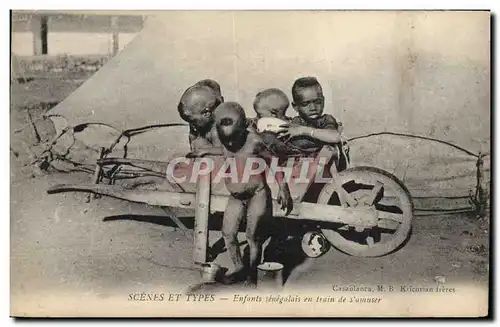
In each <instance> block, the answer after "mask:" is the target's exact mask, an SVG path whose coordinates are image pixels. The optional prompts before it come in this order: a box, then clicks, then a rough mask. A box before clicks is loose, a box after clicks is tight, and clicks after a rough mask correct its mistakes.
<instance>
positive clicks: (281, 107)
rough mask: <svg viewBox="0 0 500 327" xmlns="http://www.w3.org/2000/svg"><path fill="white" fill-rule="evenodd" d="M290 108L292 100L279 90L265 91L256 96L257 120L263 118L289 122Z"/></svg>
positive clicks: (254, 105)
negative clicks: (288, 112) (288, 110)
mask: <svg viewBox="0 0 500 327" xmlns="http://www.w3.org/2000/svg"><path fill="white" fill-rule="evenodd" d="M289 106H290V100H288V97H287V96H286V94H285V92H283V91H282V90H280V89H277V88H270V89H265V90H263V91H261V92H259V93H257V95H256V96H255V100H254V102H253V108H254V110H255V113H256V114H257V119H259V118H262V117H274V118H278V119H282V120H285V121H288V120H289V118H288V117H286V115H285V114H286V110H287V109H288V107H289Z"/></svg>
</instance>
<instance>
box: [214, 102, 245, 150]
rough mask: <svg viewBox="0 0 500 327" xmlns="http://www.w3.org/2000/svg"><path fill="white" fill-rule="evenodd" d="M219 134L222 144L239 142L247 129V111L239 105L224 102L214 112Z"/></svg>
mask: <svg viewBox="0 0 500 327" xmlns="http://www.w3.org/2000/svg"><path fill="white" fill-rule="evenodd" d="M214 116H215V125H216V127H217V133H218V134H219V139H220V140H221V142H222V143H227V142H229V141H233V140H238V139H239V138H240V137H241V136H242V135H244V134H243V132H244V131H245V130H246V129H247V120H246V116H245V110H243V108H242V107H241V105H240V104H239V103H236V102H224V103H222V104H220V105H219V106H218V107H217V108H216V109H215V111H214Z"/></svg>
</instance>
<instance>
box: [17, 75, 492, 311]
mask: <svg viewBox="0 0 500 327" xmlns="http://www.w3.org/2000/svg"><path fill="white" fill-rule="evenodd" d="M78 85H79V83H74V84H73V85H72V86H71V87H69V88H67V89H65V90H64V92H63V93H64V94H66V93H69V92H70V91H71V89H74V88H76V87H77V86H78ZM42 89H43V88H42ZM22 91H23V90H22V87H21V91H20V92H19V93H20V94H22V93H23V92H22ZM24 92H25V93H26V92H29V93H30V94H35V93H36V92H34V91H33V90H29V89H26V90H24ZM62 96H63V95H59V97H62ZM49 100H50V101H59V100H60V99H58V98H57V97H56V98H55V99H49ZM24 101H27V100H24ZM33 101H37V99H34V100H33ZM44 101H45V102H47V99H46V98H45V100H44ZM23 117H24V116H22V117H21V118H20V116H19V115H18V114H17V113H16V111H15V106H14V111H13V108H12V107H11V123H12V129H11V132H12V131H14V130H15V128H16V124H17V125H22V124H25V119H24V118H23ZM21 134H22V132H21ZM11 135H13V136H12V137H13V140H15V139H16V138H17V137H19V135H15V134H11ZM21 160H25V158H23V157H22V156H21V157H17V158H16V157H15V156H14V155H13V153H12V152H11V217H10V219H11V312H12V313H13V314H16V315H30V314H33V312H40V311H37V310H38V309H39V310H42V311H41V312H43V310H44V303H45V301H46V298H45V297H44V296H46V295H47V294H51V295H54V294H55V295H57V294H70V297H72V298H85V297H90V298H92V299H102V300H104V299H107V298H110V297H113V296H117V295H118V296H122V297H123V299H124V300H126V297H127V295H128V294H130V293H131V292H144V291H145V290H155V291H157V292H167V291H168V292H175V291H179V292H185V291H186V290H188V289H189V288H190V287H192V286H193V285H196V284H198V283H199V282H200V273H199V271H198V270H197V269H195V268H194V266H193V265H192V248H193V246H192V243H193V237H192V231H191V230H182V229H179V228H174V227H172V226H173V223H172V221H171V220H170V219H169V218H168V214H167V213H166V212H164V211H163V210H162V209H161V208H153V207H149V206H147V205H143V204H136V203H130V202H126V201H121V200H116V199H111V198H99V199H92V200H91V201H90V202H86V195H85V194H82V193H80V194H77V193H67V194H57V195H47V193H46V190H47V188H48V187H50V186H52V185H55V184H59V183H88V182H90V179H91V176H90V175H88V174H84V173H72V174H50V175H39V176H34V175H32V174H31V170H30V169H29V167H21V166H22V164H23V162H21ZM24 163H25V162H24ZM182 219H183V221H184V222H185V223H186V225H188V226H190V225H191V226H192V221H193V217H192V215H190V214H189V213H186V214H184V217H183V218H182ZM213 219H215V220H216V219H217V218H213ZM213 225H214V226H215V227H214V229H215V230H211V232H210V242H211V243H214V242H215V241H217V240H218V239H219V238H220V230H218V228H217V225H218V224H217V223H214V224H213ZM240 239H241V240H244V237H243V235H240ZM488 241H489V230H488V227H485V226H481V225H480V224H478V223H477V220H476V218H475V217H469V216H467V215H441V216H422V217H418V216H417V217H415V218H414V223H413V235H412V237H411V238H410V240H409V242H408V243H407V244H406V245H405V246H404V247H403V248H402V249H400V250H399V251H397V252H395V253H393V254H390V255H387V256H384V257H379V258H359V257H352V256H348V255H346V254H344V253H341V252H339V251H337V250H336V249H334V248H332V249H331V250H330V251H329V252H328V253H327V254H325V255H324V256H322V257H320V258H318V259H314V260H312V261H310V262H309V263H308V264H306V265H304V266H303V267H302V270H303V271H302V272H301V273H298V274H297V279H296V280H295V282H294V283H293V284H289V285H287V286H288V287H293V288H294V289H306V290H325V289H331V288H332V285H351V284H352V285H377V284H391V285H396V286H398V285H408V284H412V285H420V284H436V277H438V276H442V277H444V278H441V277H438V279H439V281H440V283H444V285H458V292H459V291H460V285H463V286H464V287H465V286H473V287H479V288H481V289H487V287H488V274H489V269H488V257H489V243H488ZM216 262H218V263H220V264H222V265H224V266H227V265H228V264H229V259H228V257H227V253H220V254H219V256H218V257H217V259H216ZM239 288H240V285H236V286H234V287H233V288H231V287H229V288H228V287H225V288H221V289H223V290H225V291H233V290H238V289H239ZM208 291H209V292H218V291H220V289H219V288H217V287H215V288H213V287H212V288H210V289H209V290H208ZM483 295H484V294H483ZM483 300H484V299H483ZM63 302H64V301H63ZM26 303H31V304H33V305H34V308H37V310H34V309H33V306H30V307H29V308H28V306H27V304H26ZM68 303H69V302H68ZM60 305H61V306H64V303H60ZM68 305H69V304H68ZM47 310H49V309H47ZM67 310H68V312H73V313H75V312H79V311H78V310H79V308H78V307H71V306H70V307H69V308H67ZM50 312H51V311H50V310H49V311H47V312H46V314H49V315H50ZM132 312H133V311H132ZM128 313H130V312H128Z"/></svg>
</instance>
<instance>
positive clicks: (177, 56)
mask: <svg viewBox="0 0 500 327" xmlns="http://www.w3.org/2000/svg"><path fill="white" fill-rule="evenodd" d="M301 76H316V77H317V78H318V79H319V81H320V82H321V83H322V84H323V88H324V93H325V97H326V106H325V112H327V113H330V114H332V115H334V116H335V117H336V118H337V119H338V120H340V121H342V122H343V123H344V126H345V131H346V134H347V136H348V137H357V136H362V135H367V134H370V133H378V132H394V133H405V134H412V135H420V136H426V137H431V138H436V139H440V140H443V141H447V142H452V143H454V144H456V145H458V146H460V147H463V148H465V149H468V150H469V151H471V152H473V153H478V152H480V151H483V152H485V151H486V152H487V151H489V147H490V14H489V12H480V11H478V12H446V11H439V12H438V11H436V12H397V11H394V12H369V11H366V12H335V11H310V12H299V11H287V12H285V11H265V12H264V11H247V12H245V11H237V12H231V11H203V12H196V11H185V12H179V11H169V12H158V13H155V14H154V16H150V17H148V18H147V20H146V22H145V28H144V29H143V31H142V32H141V33H140V34H139V35H138V36H137V37H136V38H135V39H134V40H133V41H132V42H131V43H130V44H129V45H128V46H127V47H126V48H125V49H124V50H123V51H122V52H121V53H120V54H119V55H118V56H116V57H115V58H113V59H112V60H111V61H110V62H109V63H108V64H107V65H105V67H103V68H102V69H101V70H100V71H99V72H97V73H96V74H95V75H94V76H93V77H92V78H91V79H90V80H89V81H87V82H86V83H85V84H83V85H82V86H81V87H80V88H79V89H78V90H76V91H75V92H74V93H73V94H72V95H70V96H69V97H68V98H67V99H66V100H64V101H63V102H61V103H60V104H59V105H58V106H56V107H55V108H54V109H52V110H51V112H50V114H52V115H58V116H62V117H64V119H63V120H61V119H60V118H57V117H54V120H55V121H56V125H57V127H58V128H59V130H61V128H62V127H63V126H64V124H69V125H71V126H75V125H78V124H81V123H88V122H99V123H105V124H109V125H112V126H114V127H116V128H117V129H119V130H126V129H131V128H138V127H141V126H145V125H152V124H159V123H172V122H182V121H181V120H180V117H179V116H178V114H177V111H176V106H177V103H178V101H179V98H180V96H181V94H182V92H183V91H184V90H185V89H186V88H187V87H188V86H190V85H191V84H193V83H195V82H196V81H198V80H200V79H204V78H212V79H215V80H217V81H218V82H219V83H220V84H221V86H222V91H223V95H224V97H225V98H226V100H231V101H238V102H240V103H241V104H242V105H243V106H244V107H245V108H246V110H247V113H248V114H249V115H252V114H253V113H252V112H253V109H252V101H253V97H254V96H255V94H256V93H257V92H258V91H260V90H262V89H265V88H269V87H278V88H281V89H283V90H284V91H285V92H286V93H287V94H288V95H289V96H290V97H291V94H290V91H291V86H292V84H293V82H294V80H295V79H296V78H298V77H301ZM288 114H289V115H290V116H293V115H294V114H295V113H294V111H293V109H292V108H290V109H289V112H288ZM116 133H117V132H116V131H113V130H111V129H106V128H99V127H93V128H92V129H87V130H85V131H84V132H82V133H81V134H80V135H79V138H80V139H82V140H83V141H84V142H85V143H86V144H88V145H89V146H99V145H102V146H108V145H109V144H110V143H111V142H112V141H113V140H114V139H115V138H116V135H117V134H116ZM187 149H188V144H187V128H184V127H176V128H164V129H157V130H155V131H152V132H149V133H145V134H141V135H138V136H137V137H134V138H132V140H131V142H130V144H129V149H128V150H129V151H128V154H127V155H128V157H136V158H142V159H160V160H161V159H166V158H167V157H170V156H171V155H172V152H173V151H174V152H175V151H179V152H185V151H186V150H187ZM351 152H352V156H353V162H354V164H355V165H360V164H369V165H373V166H377V167H380V168H382V169H386V170H388V171H389V172H392V173H394V174H395V175H396V176H398V177H399V178H401V179H403V180H404V182H405V183H406V184H407V186H408V187H409V189H410V191H411V192H412V193H413V194H414V195H422V196H427V195H429V196H431V195H436V196H449V195H467V194H468V192H469V190H474V188H475V185H476V167H475V164H476V159H477V158H475V157H474V156H471V155H468V154H465V153H464V152H463V151H461V150H458V149H455V148H453V147H450V146H448V145H445V144H442V143H436V142H432V141H427V140H422V139H414V138H407V137H398V136H391V135H380V136H374V137H369V138H362V139H357V140H355V141H353V142H352V143H351ZM75 156H76V157H77V155H75ZM87 159H88V158H87Z"/></svg>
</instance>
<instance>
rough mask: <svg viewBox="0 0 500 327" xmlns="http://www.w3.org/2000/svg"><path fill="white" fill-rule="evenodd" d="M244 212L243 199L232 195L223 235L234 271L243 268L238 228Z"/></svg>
mask: <svg viewBox="0 0 500 327" xmlns="http://www.w3.org/2000/svg"><path fill="white" fill-rule="evenodd" d="M244 214H245V206H244V203H243V201H241V200H238V199H235V198H234V197H232V196H230V197H229V200H228V202H227V207H226V211H225V212H224V218H223V222H222V236H223V237H224V242H225V243H226V247H227V251H228V252H229V257H230V258H231V261H232V262H233V264H234V268H235V270H234V272H239V271H241V270H242V269H243V262H242V260H241V251H240V247H239V245H238V229H239V227H240V222H241V219H242V218H243V215H244Z"/></svg>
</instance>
